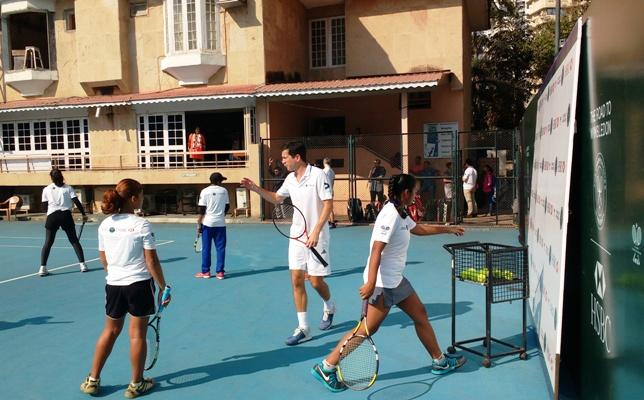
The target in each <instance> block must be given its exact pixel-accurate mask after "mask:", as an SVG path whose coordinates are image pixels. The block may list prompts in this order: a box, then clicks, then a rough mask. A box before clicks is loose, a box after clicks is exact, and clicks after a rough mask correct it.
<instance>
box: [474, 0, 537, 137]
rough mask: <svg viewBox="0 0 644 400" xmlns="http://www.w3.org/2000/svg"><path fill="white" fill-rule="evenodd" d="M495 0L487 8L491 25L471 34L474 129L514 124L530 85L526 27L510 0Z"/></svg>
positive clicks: (529, 61) (516, 121)
mask: <svg viewBox="0 0 644 400" xmlns="http://www.w3.org/2000/svg"><path fill="white" fill-rule="evenodd" d="M497 3H498V4H499V8H496V7H495V6H492V7H491V8H490V14H491V18H492V26H493V28H492V29H491V30H490V31H487V32H478V33H475V34H474V37H473V62H472V99H473V107H472V110H473V114H474V115H473V125H474V129H486V128H501V129H504V128H505V129H507V128H514V127H516V126H517V125H518V124H519V121H520V119H521V116H522V115H523V111H524V104H526V103H527V101H528V99H529V97H530V93H531V90H532V88H533V86H534V85H533V84H532V81H531V79H530V78H531V69H532V61H533V55H532V52H531V49H530V46H529V42H530V38H531V34H530V29H529V27H528V25H527V23H526V21H525V20H524V19H522V18H521V17H520V16H519V15H518V13H517V12H516V9H515V7H514V4H513V3H512V2H511V1H509V0H499V1H497V2H495V3H492V4H497Z"/></svg>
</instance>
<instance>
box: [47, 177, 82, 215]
mask: <svg viewBox="0 0 644 400" xmlns="http://www.w3.org/2000/svg"><path fill="white" fill-rule="evenodd" d="M74 197H76V192H74V188H72V187H71V186H69V185H66V184H64V185H63V186H60V187H59V186H56V185H55V184H53V183H51V184H49V185H48V186H45V188H44V189H43V191H42V201H43V202H45V201H46V202H47V215H49V214H51V213H53V212H54V211H58V210H60V211H65V210H71V209H72V199H73V198H74Z"/></svg>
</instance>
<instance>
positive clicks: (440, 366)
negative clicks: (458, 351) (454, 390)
mask: <svg viewBox="0 0 644 400" xmlns="http://www.w3.org/2000/svg"><path fill="white" fill-rule="evenodd" d="M466 361H467V359H466V358H465V357H463V356H460V357H453V356H452V357H447V356H445V357H444V358H443V361H442V362H436V360H434V361H432V374H434V375H444V374H447V373H449V372H452V371H454V370H455V369H456V368H460V367H462V366H463V364H465V362H466Z"/></svg>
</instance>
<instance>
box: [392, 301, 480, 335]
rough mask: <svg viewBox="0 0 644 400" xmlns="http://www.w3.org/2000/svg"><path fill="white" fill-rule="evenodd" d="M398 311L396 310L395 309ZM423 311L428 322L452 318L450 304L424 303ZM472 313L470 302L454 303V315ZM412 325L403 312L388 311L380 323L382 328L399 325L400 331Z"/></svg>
mask: <svg viewBox="0 0 644 400" xmlns="http://www.w3.org/2000/svg"><path fill="white" fill-rule="evenodd" d="M396 310H398V308H396ZM425 310H427V314H428V316H429V321H430V322H433V321H438V320H441V319H445V318H450V317H451V316H452V304H451V303H425ZM470 311H472V302H471V301H457V302H456V315H457V316H458V315H462V314H465V313H468V312H470ZM413 324H414V323H413V321H412V320H411V318H410V317H409V316H408V315H407V314H405V312H404V311H402V310H400V311H390V312H389V315H388V316H387V318H386V319H385V321H384V322H383V323H382V326H396V325H399V326H400V329H404V328H407V327H409V326H412V325H413Z"/></svg>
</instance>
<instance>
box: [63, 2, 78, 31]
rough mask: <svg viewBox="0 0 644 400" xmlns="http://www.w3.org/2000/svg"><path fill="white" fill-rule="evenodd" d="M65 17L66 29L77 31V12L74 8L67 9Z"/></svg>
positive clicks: (64, 13)
mask: <svg viewBox="0 0 644 400" xmlns="http://www.w3.org/2000/svg"><path fill="white" fill-rule="evenodd" d="M63 18H64V19H65V30H66V31H75V30H76V12H75V11H74V9H73V8H70V9H68V10H65V11H64V12H63Z"/></svg>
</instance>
